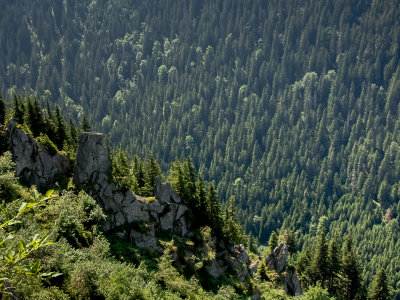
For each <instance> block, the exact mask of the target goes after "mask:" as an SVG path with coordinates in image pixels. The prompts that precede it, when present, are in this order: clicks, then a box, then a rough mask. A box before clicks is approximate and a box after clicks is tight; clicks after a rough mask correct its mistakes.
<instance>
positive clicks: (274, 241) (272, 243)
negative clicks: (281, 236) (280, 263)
mask: <svg viewBox="0 0 400 300" xmlns="http://www.w3.org/2000/svg"><path fill="white" fill-rule="evenodd" d="M277 246H278V235H277V234H276V232H275V231H272V233H271V235H270V237H269V242H268V247H269V252H272V251H274V249H275V248H276V247H277Z"/></svg>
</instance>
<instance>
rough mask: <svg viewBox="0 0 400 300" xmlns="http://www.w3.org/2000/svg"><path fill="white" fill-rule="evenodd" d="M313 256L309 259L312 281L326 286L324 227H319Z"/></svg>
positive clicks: (326, 265) (326, 247) (326, 257)
mask: <svg viewBox="0 0 400 300" xmlns="http://www.w3.org/2000/svg"><path fill="white" fill-rule="evenodd" d="M313 252H314V256H313V258H312V261H311V266H310V271H311V274H312V276H313V281H314V283H316V282H318V281H320V282H321V285H322V286H323V287H325V286H326V281H327V279H328V267H329V266H328V245H327V242H326V234H325V228H323V227H321V228H320V230H319V232H318V235H317V242H316V245H315V248H314V251H313Z"/></svg>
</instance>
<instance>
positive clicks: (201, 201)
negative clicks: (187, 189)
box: [196, 174, 207, 214]
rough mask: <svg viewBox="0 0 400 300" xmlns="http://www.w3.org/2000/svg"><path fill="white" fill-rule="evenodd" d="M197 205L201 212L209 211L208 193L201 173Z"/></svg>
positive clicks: (197, 183) (198, 180)
mask: <svg viewBox="0 0 400 300" xmlns="http://www.w3.org/2000/svg"><path fill="white" fill-rule="evenodd" d="M196 206H197V209H198V210H199V211H200V212H203V213H204V214H206V213H207V193H206V188H205V185H204V181H203V178H202V176H201V174H198V175H197V181H196Z"/></svg>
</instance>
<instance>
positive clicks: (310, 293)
mask: <svg viewBox="0 0 400 300" xmlns="http://www.w3.org/2000/svg"><path fill="white" fill-rule="evenodd" d="M301 299H302V300H303V299H304V300H334V299H335V298H334V297H331V296H329V293H328V291H327V290H326V289H324V288H323V287H321V285H319V284H317V285H316V286H313V287H310V288H309V289H308V290H307V291H306V292H305V293H304V295H303V296H301Z"/></svg>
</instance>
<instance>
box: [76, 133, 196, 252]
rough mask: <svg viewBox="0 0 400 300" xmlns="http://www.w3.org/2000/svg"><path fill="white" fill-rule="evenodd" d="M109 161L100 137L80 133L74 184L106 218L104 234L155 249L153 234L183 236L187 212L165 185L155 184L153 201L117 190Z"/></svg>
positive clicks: (102, 139) (186, 223) (188, 225)
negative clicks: (82, 190) (111, 234)
mask: <svg viewBox="0 0 400 300" xmlns="http://www.w3.org/2000/svg"><path fill="white" fill-rule="evenodd" d="M110 174H111V161H110V157H109V152H108V148H107V146H106V144H105V138H104V135H103V134H101V133H89V132H84V133H82V134H81V135H80V137H79V143H78V149H77V154H76V164H75V167H74V178H73V181H74V184H75V185H76V186H77V187H78V188H82V189H84V190H85V191H86V192H87V193H88V194H90V195H91V196H92V197H93V198H95V199H96V201H97V202H98V203H99V204H100V205H101V206H102V207H103V209H104V210H105V212H106V214H107V215H108V219H107V222H106V223H105V224H104V229H105V230H112V231H114V232H115V233H116V234H117V235H119V236H121V237H125V238H128V239H130V240H131V241H134V242H135V244H136V245H137V246H139V247H150V248H156V249H158V247H159V246H158V244H157V238H156V232H162V231H170V232H171V233H174V234H177V235H180V236H185V235H186V234H187V233H188V231H189V227H190V222H189V219H188V218H187V212H188V208H187V207H186V206H185V205H184V204H182V203H181V199H180V197H179V196H178V195H177V194H176V193H175V191H174V190H173V189H172V187H171V184H170V183H169V182H165V183H162V182H161V181H160V179H158V180H157V183H156V186H155V201H154V200H153V201H147V199H146V198H143V197H140V196H136V195H135V194H134V193H133V192H132V191H130V190H121V189H119V188H118V187H117V186H116V185H115V184H114V183H112V182H111V180H110V177H111V176H110Z"/></svg>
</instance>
